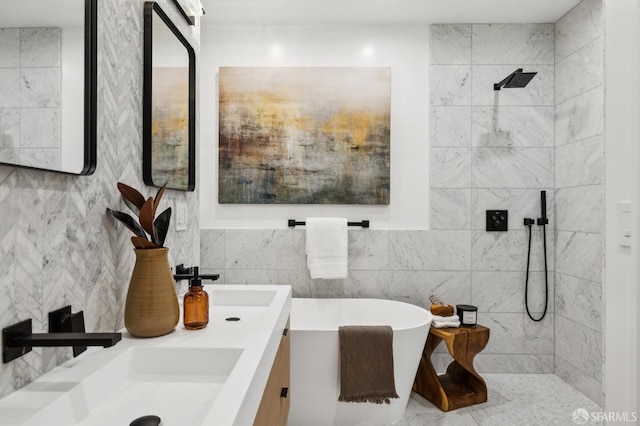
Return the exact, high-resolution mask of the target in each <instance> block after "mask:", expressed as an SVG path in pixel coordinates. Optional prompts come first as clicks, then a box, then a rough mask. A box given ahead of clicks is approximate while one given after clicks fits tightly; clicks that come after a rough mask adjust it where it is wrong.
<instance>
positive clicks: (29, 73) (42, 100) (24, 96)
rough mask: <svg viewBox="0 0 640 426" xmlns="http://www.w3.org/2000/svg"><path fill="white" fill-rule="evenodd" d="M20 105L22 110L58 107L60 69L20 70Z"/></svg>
mask: <svg viewBox="0 0 640 426" xmlns="http://www.w3.org/2000/svg"><path fill="white" fill-rule="evenodd" d="M20 105H21V106H22V107H23V108H56V107H59V106H60V69H59V68H25V69H22V70H21V71H20Z"/></svg>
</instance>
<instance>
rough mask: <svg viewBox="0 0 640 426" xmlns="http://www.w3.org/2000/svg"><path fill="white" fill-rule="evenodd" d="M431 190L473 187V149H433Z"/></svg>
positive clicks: (430, 176)
mask: <svg viewBox="0 0 640 426" xmlns="http://www.w3.org/2000/svg"><path fill="white" fill-rule="evenodd" d="M429 157H430V164H431V167H430V170H429V182H430V186H431V188H470V187H471V148H431V150H430V153H429Z"/></svg>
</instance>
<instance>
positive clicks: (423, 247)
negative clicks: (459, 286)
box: [389, 231, 471, 271]
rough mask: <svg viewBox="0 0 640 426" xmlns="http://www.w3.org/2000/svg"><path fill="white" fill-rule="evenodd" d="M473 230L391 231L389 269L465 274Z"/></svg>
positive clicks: (469, 260)
mask: <svg viewBox="0 0 640 426" xmlns="http://www.w3.org/2000/svg"><path fill="white" fill-rule="evenodd" d="M469 240H470V231H389V269H390V270H409V271H411V270H423V271H465V270H468V269H469V267H470V263H471V259H470V257H469V256H470V252H469Z"/></svg>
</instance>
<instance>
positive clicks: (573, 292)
mask: <svg viewBox="0 0 640 426" xmlns="http://www.w3.org/2000/svg"><path fill="white" fill-rule="evenodd" d="M602 307H603V306H602V284H601V283H594V282H592V281H587V280H583V279H580V278H576V277H572V276H569V275H565V274H561V273H556V312H557V314H558V315H562V316H563V317H565V318H568V319H570V320H573V321H575V322H577V323H579V324H582V325H585V326H587V327H590V328H592V329H594V330H595V331H601V330H602Z"/></svg>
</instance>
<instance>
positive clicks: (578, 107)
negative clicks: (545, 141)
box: [555, 86, 604, 146]
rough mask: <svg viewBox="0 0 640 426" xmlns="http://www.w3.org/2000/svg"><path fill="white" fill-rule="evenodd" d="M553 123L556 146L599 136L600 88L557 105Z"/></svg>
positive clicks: (601, 128)
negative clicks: (554, 125) (554, 124)
mask: <svg viewBox="0 0 640 426" xmlns="http://www.w3.org/2000/svg"><path fill="white" fill-rule="evenodd" d="M555 123H556V127H555V135H556V138H555V143H556V146H559V145H564V144H567V143H569V142H573V141H577V140H581V139H587V138H590V137H592V136H596V135H599V134H601V133H602V132H603V131H604V96H603V89H602V86H598V87H596V88H595V89H592V90H589V91H587V92H584V93H582V94H581V95H579V96H576V97H574V98H571V99H570V100H568V101H566V102H563V103H561V104H558V105H557V106H556V118H555Z"/></svg>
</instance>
